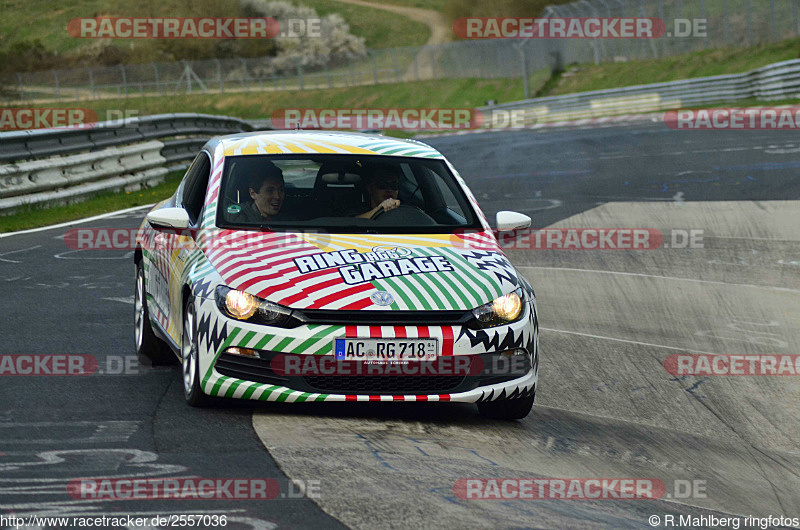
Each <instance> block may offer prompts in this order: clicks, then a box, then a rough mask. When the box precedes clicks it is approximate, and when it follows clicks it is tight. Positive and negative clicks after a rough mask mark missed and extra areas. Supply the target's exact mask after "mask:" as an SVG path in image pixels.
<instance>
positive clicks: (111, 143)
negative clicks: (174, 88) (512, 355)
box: [0, 59, 800, 215]
mask: <svg viewBox="0 0 800 530" xmlns="http://www.w3.org/2000/svg"><path fill="white" fill-rule="evenodd" d="M794 97H800V59H794V60H791V61H783V62H780V63H776V64H771V65H768V66H765V67H762V68H759V69H757V70H753V71H752V72H747V73H743V74H733V75H720V76H713V77H704V78H698V79H688V80H684V81H672V82H668V83H656V84H652V85H640V86H632V87H625V88H618V89H611V90H596V91H592V92H583V93H579V94H570V95H565V96H553V97H543V98H536V99H528V100H523V101H516V102H513V103H506V104H502V105H494V106H492V107H484V108H482V109H481V110H482V111H484V112H489V113H490V112H491V111H492V110H509V111H510V110H517V109H522V110H525V111H526V112H524V113H523V116H524V117H525V120H527V121H526V124H527V125H534V124H535V123H544V122H555V121H570V120H580V119H584V118H596V117H605V116H615V115H620V114H631V113H640V112H655V111H660V110H668V109H675V108H682V107H689V106H696V105H701V104H709V103H717V102H726V101H737V100H743V99H749V98H759V99H762V100H775V99H789V98H794ZM268 124H269V122H268V121H266V120H260V121H254V122H250V123H248V122H246V121H244V120H240V119H237V118H231V117H227V116H210V115H204V114H162V115H158V116H148V117H143V118H133V119H129V120H125V121H121V122H119V123H111V122H104V123H98V124H96V125H95V126H93V127H86V128H78V129H50V130H34V131H20V132H9V133H0V162H3V161H5V162H8V161H12V160H15V161H19V160H30V159H36V158H42V157H48V156H53V155H63V154H71V155H72V156H61V157H55V158H48V159H46V160H36V161H32V162H21V163H17V164H8V165H3V166H0V215H2V214H4V213H9V212H11V211H13V210H15V209H18V208H19V207H20V206H22V205H25V204H40V203H45V202H52V201H63V200H70V199H73V198H77V197H84V196H87V195H90V194H93V193H96V192H98V191H105V190H112V189H114V190H119V189H125V188H131V187H135V186H141V185H142V184H143V183H145V184H152V183H154V182H157V181H158V180H159V179H163V176H164V175H165V174H166V173H167V171H168V169H167V167H169V166H172V167H174V166H175V165H176V164H180V163H182V162H185V161H187V160H191V159H192V158H193V157H194V155H195V153H196V152H197V151H198V150H199V149H200V147H201V146H202V144H203V143H204V142H205V141H206V139H207V138H208V137H209V136H213V135H220V134H227V133H233V132H241V131H251V130H254V129H255V128H268V127H267V126H268ZM154 140H156V141H154ZM142 142H144V143H142ZM130 144H138V145H130ZM125 145H129V147H121V146H125ZM87 151H88V153H86V152H87ZM75 153H83V154H75Z"/></svg>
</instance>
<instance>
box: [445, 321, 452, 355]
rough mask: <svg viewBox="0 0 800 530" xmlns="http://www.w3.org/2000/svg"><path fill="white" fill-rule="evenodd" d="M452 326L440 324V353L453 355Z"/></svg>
mask: <svg viewBox="0 0 800 530" xmlns="http://www.w3.org/2000/svg"><path fill="white" fill-rule="evenodd" d="M453 342H454V341H453V327H452V326H442V355H453Z"/></svg>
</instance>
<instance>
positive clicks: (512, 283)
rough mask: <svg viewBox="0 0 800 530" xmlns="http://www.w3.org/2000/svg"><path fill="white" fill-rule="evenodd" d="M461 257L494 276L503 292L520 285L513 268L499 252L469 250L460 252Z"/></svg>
mask: <svg viewBox="0 0 800 530" xmlns="http://www.w3.org/2000/svg"><path fill="white" fill-rule="evenodd" d="M461 256H462V257H463V258H464V259H465V260H467V261H468V262H469V263H470V264H471V265H474V266H475V267H477V268H478V269H480V270H482V271H487V272H491V273H492V274H494V275H495V277H497V279H498V280H500V285H501V286H502V287H503V289H504V290H507V289H511V290H513V289H516V288H517V287H518V286H519V284H520V281H519V278H517V274H516V272H515V271H514V267H512V266H511V263H509V261H508V260H507V259H506V258H505V256H503V255H502V254H500V253H499V252H489V251H481V250H471V251H468V252H462V253H461Z"/></svg>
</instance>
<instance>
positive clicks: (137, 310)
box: [133, 261, 176, 366]
mask: <svg viewBox="0 0 800 530" xmlns="http://www.w3.org/2000/svg"><path fill="white" fill-rule="evenodd" d="M145 293H146V291H145V285H144V265H143V264H142V262H141V261H139V262H138V263H137V264H136V285H135V293H134V295H133V312H134V314H133V340H134V345H135V347H136V355H137V357H138V358H139V362H140V363H142V364H145V365H149V366H159V365H170V364H175V362H176V358H175V354H174V353H172V350H171V349H170V348H169V346H168V345H167V344H166V343H165V342H164V341H163V340H161V339H159V338H158V337H157V336H156V334H155V333H154V332H153V325H152V324H151V323H150V312H149V311H148V309H147V296H146V294H145Z"/></svg>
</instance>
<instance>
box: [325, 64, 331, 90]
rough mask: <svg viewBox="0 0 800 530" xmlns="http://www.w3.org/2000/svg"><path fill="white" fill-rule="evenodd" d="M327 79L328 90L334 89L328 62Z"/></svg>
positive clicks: (326, 68) (326, 65) (326, 67)
mask: <svg viewBox="0 0 800 530" xmlns="http://www.w3.org/2000/svg"><path fill="white" fill-rule="evenodd" d="M325 78H326V79H327V80H328V88H333V78H332V77H331V71H330V68H329V67H328V61H325Z"/></svg>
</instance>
